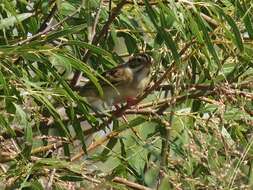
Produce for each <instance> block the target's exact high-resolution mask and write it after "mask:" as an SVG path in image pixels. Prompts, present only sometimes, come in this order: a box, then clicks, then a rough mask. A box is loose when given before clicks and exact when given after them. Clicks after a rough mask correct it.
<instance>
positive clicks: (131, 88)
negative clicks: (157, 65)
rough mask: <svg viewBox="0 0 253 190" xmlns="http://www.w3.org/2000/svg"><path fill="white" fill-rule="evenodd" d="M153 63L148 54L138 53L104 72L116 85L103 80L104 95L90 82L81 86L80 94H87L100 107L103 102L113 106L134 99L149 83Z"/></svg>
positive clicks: (104, 75) (89, 99)
mask: <svg viewBox="0 0 253 190" xmlns="http://www.w3.org/2000/svg"><path fill="white" fill-rule="evenodd" d="M151 65H152V59H151V57H150V56H149V55H148V54H146V53H140V54H137V55H135V56H133V57H131V58H130V59H129V60H128V61H127V62H126V63H124V64H121V65H118V66H117V67H115V68H113V69H111V70H108V71H106V72H105V73H103V74H102V76H103V77H104V78H105V79H107V80H108V81H109V82H110V83H111V84H112V85H113V86H114V88H113V87H112V86H111V85H110V84H108V83H106V82H105V81H103V80H101V81H100V85H101V87H102V89H103V92H104V95H103V97H100V96H99V94H98V91H97V90H96V88H95V87H94V85H93V84H92V83H90V82H89V83H87V84H86V85H84V86H83V87H80V88H79V92H80V95H81V96H85V97H86V98H87V100H88V101H89V102H90V103H91V105H93V106H94V107H98V105H99V104H100V105H101V103H102V102H105V103H106V104H107V105H108V106H112V105H115V104H117V103H122V102H125V101H127V100H129V99H134V98H135V97H137V95H139V94H140V93H142V92H143V90H144V89H145V87H146V86H147V85H148V83H149V79H150V77H149V76H150V70H151V69H150V68H151Z"/></svg>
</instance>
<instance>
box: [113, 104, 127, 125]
mask: <svg viewBox="0 0 253 190" xmlns="http://www.w3.org/2000/svg"><path fill="white" fill-rule="evenodd" d="M114 107H115V108H116V110H115V112H116V115H117V113H119V111H120V107H119V105H118V104H115V105H114ZM121 116H122V118H123V120H124V121H125V122H126V123H128V120H127V118H126V116H125V114H122V115H121Z"/></svg>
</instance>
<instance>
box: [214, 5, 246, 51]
mask: <svg viewBox="0 0 253 190" xmlns="http://www.w3.org/2000/svg"><path fill="white" fill-rule="evenodd" d="M217 9H218V10H219V13H220V15H221V16H222V17H223V18H225V20H226V21H227V22H228V24H229V25H230V27H231V29H232V31H233V33H234V39H235V43H236V45H237V47H238V49H239V50H240V51H241V52H242V51H243V50H244V47H243V42H242V38H241V34H240V31H239V29H238V27H237V24H236V23H235V21H234V20H233V18H232V17H231V16H229V15H227V14H225V13H224V11H223V10H222V9H221V8H217Z"/></svg>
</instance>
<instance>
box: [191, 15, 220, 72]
mask: <svg viewBox="0 0 253 190" xmlns="http://www.w3.org/2000/svg"><path fill="white" fill-rule="evenodd" d="M195 15H196V20H197V24H198V26H199V28H200V30H201V31H202V34H203V38H204V40H205V42H206V46H207V48H208V50H209V52H210V53H211V55H212V56H213V58H214V61H215V62H216V63H217V64H218V66H219V67H221V65H220V61H219V58H218V55H217V53H216V51H215V49H214V47H213V44H212V41H211V39H210V36H209V33H208V30H207V27H206V26H205V23H204V21H203V19H202V18H201V17H200V16H199V14H198V13H197V14H195Z"/></svg>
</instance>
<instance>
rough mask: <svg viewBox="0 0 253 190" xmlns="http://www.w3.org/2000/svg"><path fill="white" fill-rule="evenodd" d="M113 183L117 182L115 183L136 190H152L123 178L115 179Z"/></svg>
mask: <svg viewBox="0 0 253 190" xmlns="http://www.w3.org/2000/svg"><path fill="white" fill-rule="evenodd" d="M112 181H113V182H115V183H120V184H123V185H125V186H127V187H130V188H132V189H136V190H151V189H150V188H148V187H145V186H143V185H140V184H138V183H134V182H132V181H128V180H127V179H125V178H121V177H115V178H113V180H112Z"/></svg>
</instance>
